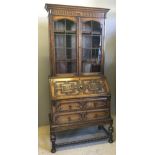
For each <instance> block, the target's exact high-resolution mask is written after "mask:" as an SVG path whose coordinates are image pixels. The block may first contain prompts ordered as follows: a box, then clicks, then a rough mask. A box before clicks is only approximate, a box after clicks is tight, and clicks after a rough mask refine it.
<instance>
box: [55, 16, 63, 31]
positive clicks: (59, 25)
mask: <svg viewBox="0 0 155 155" xmlns="http://www.w3.org/2000/svg"><path fill="white" fill-rule="evenodd" d="M54 29H55V31H65V19H62V20H59V21H55V22H54Z"/></svg>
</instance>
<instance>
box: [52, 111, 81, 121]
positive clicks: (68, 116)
mask: <svg viewBox="0 0 155 155" xmlns="http://www.w3.org/2000/svg"><path fill="white" fill-rule="evenodd" d="M81 120H82V116H81V114H79V113H78V114H65V115H57V116H55V121H54V122H55V123H56V124H66V123H74V122H75V123H76V122H79V121H81Z"/></svg>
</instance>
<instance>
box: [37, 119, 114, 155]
mask: <svg viewBox="0 0 155 155" xmlns="http://www.w3.org/2000/svg"><path fill="white" fill-rule="evenodd" d="M113 118H114V124H113V127H114V134H113V135H114V136H113V137H114V142H113V143H112V144H109V143H108V142H107V141H98V142H91V143H85V144H79V145H71V146H67V147H61V148H58V149H57V152H56V153H55V155H115V154H116V141H115V131H116V130H115V126H116V125H115V124H116V123H115V117H114V116H113ZM38 145H39V146H38V151H39V153H38V154H39V155H51V154H52V153H51V152H50V151H51V142H50V139H49V126H42V127H39V129H38Z"/></svg>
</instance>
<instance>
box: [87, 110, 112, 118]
mask: <svg viewBox="0 0 155 155" xmlns="http://www.w3.org/2000/svg"><path fill="white" fill-rule="evenodd" d="M109 115H110V114H109V111H108V110H107V111H100V112H89V113H87V114H86V120H95V119H104V118H107V117H109Z"/></svg>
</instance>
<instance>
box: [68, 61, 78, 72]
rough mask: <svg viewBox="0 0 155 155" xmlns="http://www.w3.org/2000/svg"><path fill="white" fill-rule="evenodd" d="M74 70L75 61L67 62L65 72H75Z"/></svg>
mask: <svg viewBox="0 0 155 155" xmlns="http://www.w3.org/2000/svg"><path fill="white" fill-rule="evenodd" d="M75 72H76V63H75V62H67V73H75Z"/></svg>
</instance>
